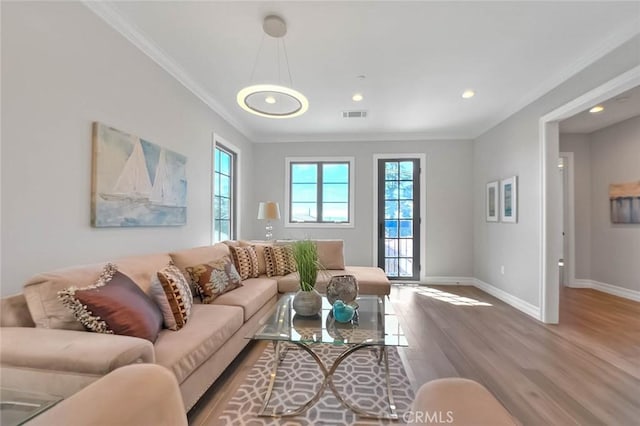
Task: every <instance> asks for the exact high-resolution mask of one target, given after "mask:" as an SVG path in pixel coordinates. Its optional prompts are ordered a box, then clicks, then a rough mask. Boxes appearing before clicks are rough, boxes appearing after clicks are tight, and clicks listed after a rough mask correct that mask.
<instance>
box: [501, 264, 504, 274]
mask: <svg viewBox="0 0 640 426" xmlns="http://www.w3.org/2000/svg"><path fill="white" fill-rule="evenodd" d="M500 273H501V274H502V275H504V265H501V266H500Z"/></svg>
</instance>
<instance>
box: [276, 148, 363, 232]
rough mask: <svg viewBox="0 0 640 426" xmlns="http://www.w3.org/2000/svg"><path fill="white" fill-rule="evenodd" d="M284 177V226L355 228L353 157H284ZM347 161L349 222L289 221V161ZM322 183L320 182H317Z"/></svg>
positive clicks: (354, 161)
mask: <svg viewBox="0 0 640 426" xmlns="http://www.w3.org/2000/svg"><path fill="white" fill-rule="evenodd" d="M284 161H285V178H284V181H285V182H284V227H285V228H355V226H356V218H355V195H354V193H355V175H356V174H355V168H356V167H355V163H356V160H355V157H285V159H284ZM305 161H306V162H320V161H328V162H348V163H349V222H347V223H310V222H289V217H290V216H289V209H290V202H289V201H290V197H291V194H290V193H289V191H290V189H291V188H290V187H291V176H290V173H291V163H292V162H293V163H298V162H305ZM319 183H320V184H322V182H319Z"/></svg>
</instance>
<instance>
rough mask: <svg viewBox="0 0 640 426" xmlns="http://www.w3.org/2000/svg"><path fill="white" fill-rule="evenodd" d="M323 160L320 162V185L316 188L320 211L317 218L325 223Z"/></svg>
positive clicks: (319, 221)
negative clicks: (323, 210) (323, 211)
mask: <svg viewBox="0 0 640 426" xmlns="http://www.w3.org/2000/svg"><path fill="white" fill-rule="evenodd" d="M323 165H324V163H323V162H318V179H317V181H318V187H317V188H316V194H317V195H316V203H317V211H318V218H317V222H318V223H324V217H323V213H322V188H323V184H324V182H323V179H324V176H323V173H322V169H323Z"/></svg>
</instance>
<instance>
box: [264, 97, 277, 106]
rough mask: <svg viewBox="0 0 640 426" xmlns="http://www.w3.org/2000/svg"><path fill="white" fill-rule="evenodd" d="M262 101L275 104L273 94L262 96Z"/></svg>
mask: <svg viewBox="0 0 640 426" xmlns="http://www.w3.org/2000/svg"><path fill="white" fill-rule="evenodd" d="M264 101H265V102H266V103H268V104H275V103H276V98H274V97H273V96H267V97H266V98H264Z"/></svg>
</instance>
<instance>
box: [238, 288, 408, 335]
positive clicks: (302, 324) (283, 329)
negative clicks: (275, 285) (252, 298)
mask: <svg viewBox="0 0 640 426" xmlns="http://www.w3.org/2000/svg"><path fill="white" fill-rule="evenodd" d="M294 296H295V293H287V294H285V295H283V296H282V297H280V299H279V300H278V302H277V304H276V306H275V307H274V309H273V311H272V312H271V313H270V314H269V315H267V316H265V318H263V319H262V320H261V321H260V325H259V327H258V329H257V330H256V332H255V333H254V334H252V335H250V336H248V337H249V338H250V339H254V340H272V341H278V340H279V341H288V342H300V343H332V344H338V345H342V344H345V345H346V344H349V345H357V344H371V345H379V346H408V344H407V339H406V338H405V335H404V332H403V331H402V328H401V327H400V323H399V322H398V318H397V317H396V315H395V313H394V312H393V306H392V305H391V303H389V301H388V300H386V303H385V298H384V297H379V296H372V295H362V296H359V297H358V298H357V299H356V303H357V306H358V309H357V310H356V314H355V316H354V317H353V320H351V322H349V323H340V322H338V321H336V320H335V319H334V317H333V312H332V310H331V309H332V306H331V304H330V303H329V301H328V300H327V298H326V297H325V296H323V297H322V311H321V313H320V315H317V316H315V317H302V316H300V315H297V314H295V312H294V311H293V308H292V306H291V305H292V302H293V297H294Z"/></svg>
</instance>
